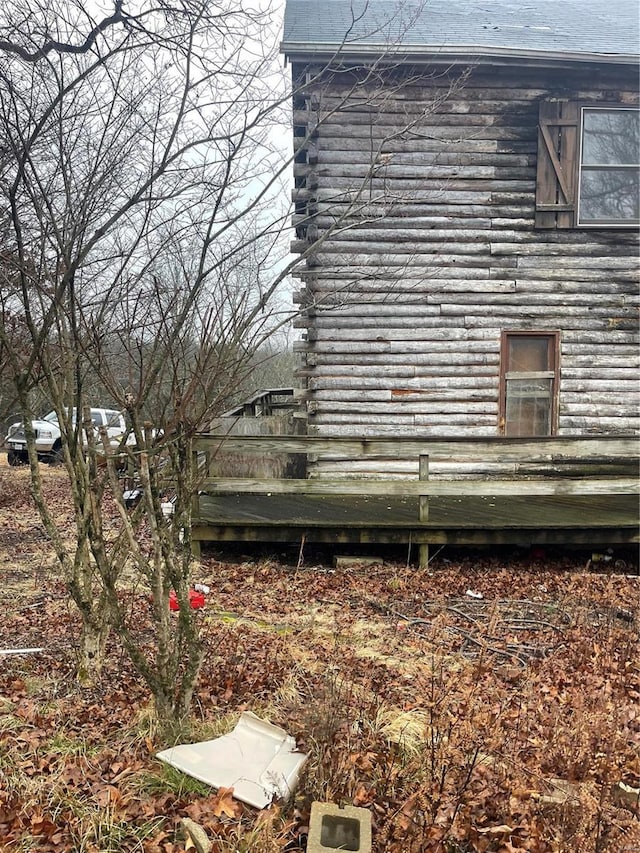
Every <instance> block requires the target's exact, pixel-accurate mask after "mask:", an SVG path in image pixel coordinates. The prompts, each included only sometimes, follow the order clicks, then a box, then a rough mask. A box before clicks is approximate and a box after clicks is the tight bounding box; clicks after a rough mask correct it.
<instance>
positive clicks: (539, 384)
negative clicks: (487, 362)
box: [500, 332, 559, 436]
mask: <svg viewBox="0 0 640 853" xmlns="http://www.w3.org/2000/svg"><path fill="white" fill-rule="evenodd" d="M558 339H559V335H558V333H557V332H504V333H503V335H502V358H501V371H500V388H501V393H500V426H501V429H500V432H501V433H503V434H504V435H512V436H544V435H553V434H554V433H555V431H556V427H555V422H556V411H557V406H556V399H557V395H558V384H559V383H558Z"/></svg>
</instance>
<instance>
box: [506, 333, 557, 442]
mask: <svg viewBox="0 0 640 853" xmlns="http://www.w3.org/2000/svg"><path fill="white" fill-rule="evenodd" d="M518 337H519V338H547V339H548V340H549V341H550V342H551V345H552V347H553V353H552V357H551V359H550V361H551V367H550V369H549V370H548V371H544V372H545V373H548V374H551V375H552V378H553V384H552V388H551V411H550V412H549V432H548V434H547V435H528V436H523V435H521V436H519V437H520V438H534V439H535V438H548V437H549V436H553V435H557V434H558V399H559V393H560V332H559V331H541V330H538V329H531V330H527V329H517V330H508V331H503V332H502V333H501V335H500V382H499V394H500V397H499V406H498V433H499V434H500V435H503V436H506V437H509V436H508V433H507V383H508V381H509V377H508V371H507V364H508V356H509V340H510V339H511V338H518ZM547 353H548V350H547ZM526 373H528V374H530V375H531V376H534V375H535V374H536V373H538V371H526ZM538 375H539V373H538Z"/></svg>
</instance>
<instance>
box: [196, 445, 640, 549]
mask: <svg viewBox="0 0 640 853" xmlns="http://www.w3.org/2000/svg"><path fill="white" fill-rule="evenodd" d="M220 440H221V437H220V436H207V437H202V438H201V439H198V442H197V448H196V449H197V450H198V451H199V452H200V454H201V459H202V453H203V452H204V451H206V453H209V454H210V453H211V449H212V448H220V447H225V450H228V451H230V452H231V453H233V454H235V457H234V458H236V459H237V458H238V456H237V454H239V453H240V452H245V453H248V454H250V455H251V454H260V453H263V454H264V453H266V454H272V453H277V452H280V453H282V452H287V453H300V452H301V451H302V450H304V451H305V452H307V453H308V452H313V453H314V454H317V453H318V452H323V451H324V452H325V453H332V454H336V453H337V452H341V453H346V452H349V453H353V452H354V450H355V449H357V448H356V445H357V442H354V441H353V440H344V439H316V438H307V437H300V438H291V437H286V436H269V437H259V436H250V437H248V436H243V437H237V436H234V437H232V438H230V439H228V443H227V445H225V444H224V443H222V444H221V443H220ZM403 444H404V448H402V445H403ZM359 447H360V450H361V451H362V450H363V447H364V451H363V452H364V454H365V455H366V454H367V453H369V454H371V453H376V454H380V453H389V452H390V451H391V450H393V449H395V452H399V451H400V450H401V449H404V450H405V451H407V449H408V450H409V451H410V453H414V452H415V451H416V450H418V451H425V452H420V453H419V458H420V466H419V470H420V478H416V477H414V478H412V479H401V480H398V479H394V480H380V479H362V478H353V479H341V480H330V479H322V478H321V479H316V480H314V479H308V480H299V479H298V480H286V479H268V478H264V477H247V476H246V471H245V472H244V473H245V476H244V477H243V478H241V479H236V478H233V477H229V476H218V477H215V476H212V475H211V470H212V468H213V469H215V459H217V458H218V457H217V456H216V455H215V454H214V455H211V456H207V458H206V461H205V462H204V463H202V462H201V467H202V468H203V470H204V477H203V482H202V488H201V490H200V494H199V496H198V498H197V501H196V502H195V507H194V529H193V539H194V540H195V542H196V543H200V542H212V541H220V542H230V541H238V542H242V541H245V542H246V541H250V542H281V543H290V544H296V543H301V542H303V541H304V542H309V543H311V542H316V543H321V542H324V543H327V542H335V543H353V544H358V543H363V544H364V543H381V544H386V543H393V544H403V543H404V544H416V545H420V546H423V548H424V546H426V545H429V544H433V545H439V544H445V543H447V544H452V545H486V544H513V545H535V544H540V545H541V544H547V545H548V544H573V545H584V546H603V545H619V544H633V543H637V542H638V541H640V536H639V526H640V513H639V502H638V491H639V488H638V477H637V441H636V440H635V439H618V440H611V441H608V440H604V441H603V440H602V439H584V440H574V439H572V440H566V441H563V440H559V439H545V440H542V441H538V442H532V441H530V440H528V441H527V440H507V439H496V440H489V441H487V440H483V441H477V442H476V441H462V440H460V441H456V440H454V441H451V440H447V441H446V442H443V441H442V440H440V441H435V440H425V441H416V440H412V441H405V442H404V443H403V442H402V441H400V442H395V441H393V440H390V439H368V440H367V441H366V445H363V444H362V443H360V445H359ZM216 453H217V450H216ZM452 454H455V455H456V458H460V456H461V455H464V456H465V457H469V456H470V455H475V456H476V457H477V456H478V455H480V456H481V457H482V458H483V459H486V458H488V459H490V460H491V461H492V462H494V463H495V461H496V460H497V459H499V460H500V461H501V463H502V464H503V465H504V466H506V469H508V470H513V463H514V460H516V461H517V463H518V465H522V466H524V467H526V470H527V471H529V472H530V471H531V469H532V466H534V468H535V466H538V470H539V476H538V477H532V476H530V474H529V475H528V476H527V477H526V478H522V477H520V478H518V477H513V478H511V479H509V478H508V479H505V478H504V475H503V476H502V477H501V478H500V479H497V478H494V479H487V478H486V477H485V478H482V479H477V478H476V479H462V480H460V479H458V480H450V479H449V480H448V479H446V478H436V479H431V478H429V475H428V472H429V465H428V460H435V459H438V458H443V457H447V458H449V457H451V455H452ZM212 460H213V463H214V464H212ZM558 471H560V472H561V474H560V475H559V474H558ZM607 471H609V472H611V476H610V477H606V476H605V475H606V473H607Z"/></svg>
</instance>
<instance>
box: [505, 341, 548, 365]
mask: <svg viewBox="0 0 640 853" xmlns="http://www.w3.org/2000/svg"><path fill="white" fill-rule="evenodd" d="M549 344H550V339H549V338H548V337H546V336H545V335H535V336H534V335H531V336H529V335H513V336H512V337H509V339H508V342H507V372H508V373H524V372H526V373H536V372H539V371H541V370H551V369H552V368H551V361H550V353H549V350H550V349H551V347H550V345H549Z"/></svg>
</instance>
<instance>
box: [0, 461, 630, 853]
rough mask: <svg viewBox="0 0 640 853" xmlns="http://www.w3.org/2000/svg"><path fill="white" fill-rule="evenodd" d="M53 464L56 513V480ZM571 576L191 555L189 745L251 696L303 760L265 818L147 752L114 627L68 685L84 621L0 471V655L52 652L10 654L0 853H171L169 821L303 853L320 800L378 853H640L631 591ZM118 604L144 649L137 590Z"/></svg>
mask: <svg viewBox="0 0 640 853" xmlns="http://www.w3.org/2000/svg"><path fill="white" fill-rule="evenodd" d="M44 473H45V476H46V485H47V489H48V491H49V496H50V498H51V499H52V500H53V501H54V502H57V504H58V508H59V512H58V517H59V518H60V519H61V520H62V522H63V523H64V519H65V518H66V515H67V513H68V501H67V500H66V492H65V483H64V476H63V472H62V471H61V470H57V469H45V470H44ZM69 523H70V520H69ZM69 530H70V531H71V527H69ZM625 557H627V555H625ZM584 565H585V559H584V555H576V556H572V555H570V554H569V555H567V554H563V553H556V554H545V553H543V552H540V551H536V552H535V553H534V554H523V553H519V554H511V555H506V554H502V553H501V554H498V553H491V552H486V553H484V554H482V555H478V554H473V555H472V554H462V555H447V552H446V551H445V552H443V553H442V555H440V557H439V559H438V561H437V563H435V564H434V565H433V566H432V568H431V571H428V572H417V571H416V570H415V569H413V568H411V569H408V568H406V567H404V566H400V565H389V564H387V565H382V564H381V565H379V566H375V567H370V566H369V567H366V568H359V567H358V566H353V567H351V568H347V569H341V570H337V569H336V570H334V569H330V568H327V567H326V565H324V566H323V565H310V566H306V567H304V568H298V569H296V568H295V567H293V566H288V565H286V563H281V562H279V561H277V560H268V559H258V558H256V557H253V556H245V557H238V556H237V555H236V556H235V557H234V558H233V559H229V558H227V559H222V555H221V554H220V553H213V552H212V553H209V554H205V556H204V557H203V559H202V561H201V563H200V564H199V565H198V566H196V569H195V571H196V574H197V578H196V579H197V580H199V581H202V582H204V583H206V584H208V585H209V586H210V587H211V589H212V592H211V594H210V595H209V596H208V598H207V606H206V607H205V608H204V610H203V611H202V614H201V616H199V618H200V620H201V629H202V633H203V636H204V638H205V643H206V647H207V655H206V658H205V662H204V665H203V668H202V673H201V678H200V681H199V683H198V686H197V689H196V692H195V696H194V708H193V711H194V731H193V732H192V736H193V737H194V738H196V739H205V738H209V737H215V736H217V735H218V734H221V733H223V732H225V731H229V730H230V729H231V728H232V726H233V725H234V724H235V722H236V720H237V716H238V714H239V713H240V712H241V711H242V710H245V709H250V710H252V711H254V712H255V713H257V714H258V715H260V716H265V717H268V718H270V719H271V721H272V722H274V723H276V724H278V725H281V726H283V727H284V728H285V729H287V731H288V732H289V733H291V734H292V735H294V736H295V737H296V739H297V742H298V745H299V748H300V749H302V750H303V751H306V752H308V754H309V762H308V764H307V766H306V770H305V774H304V776H303V778H302V780H301V783H300V786H299V790H298V791H297V793H296V796H295V797H294V798H293V799H292V801H291V802H289V803H287V804H275V805H274V806H273V807H272V808H271V809H270V810H268V811H266V812H263V813H258V812H256V811H255V810H254V809H251V808H249V807H247V806H244V805H242V804H241V803H239V802H238V801H236V800H234V799H233V796H232V791H231V790H230V789H220V790H218V791H212V790H210V789H207V788H206V786H203V785H200V784H199V783H195V782H194V781H193V780H188V779H186V778H185V777H182V776H180V774H177V773H175V774H171V773H168V772H167V770H166V768H164V767H163V766H162V765H160V763H159V762H157V761H156V760H155V758H154V754H155V752H156V751H157V750H158V749H160V748H161V747H162V746H163V745H164V744H163V743H161V742H160V739H159V736H158V733H157V731H156V730H155V727H154V724H153V717H152V714H151V709H150V707H149V699H148V695H147V694H146V692H145V690H144V688H143V686H142V685H141V683H140V682H139V680H138V679H137V678H136V676H135V674H134V673H133V671H132V669H131V667H130V665H129V664H128V662H127V660H126V658H125V657H124V656H123V654H122V652H121V650H120V648H119V647H118V645H117V643H116V642H115V639H114V640H113V641H112V643H111V646H110V650H109V660H108V662H107V666H106V671H105V677H104V681H103V683H102V685H101V686H100V687H99V688H97V689H94V690H92V691H81V690H80V689H79V688H78V687H77V685H76V683H75V681H74V665H75V663H74V646H75V642H76V637H77V629H78V624H77V619H76V617H75V614H74V612H73V608H72V607H71V606H70V605H69V604H68V602H67V598H66V596H65V594H64V589H63V585H62V584H61V583H60V581H59V579H58V578H57V575H56V571H55V564H54V562H53V560H52V555H51V553H50V550H49V547H48V543H47V541H46V538H45V537H44V534H43V531H42V529H41V526H40V524H39V521H38V519H37V517H36V515H35V512H34V510H33V507H32V505H31V501H30V498H29V490H28V473H27V472H26V471H25V470H21V469H8V468H6V467H0V570H1V572H2V579H3V585H2V593H1V595H2V614H3V618H2V620H1V621H0V648H15V647H26V646H29V647H31V646H42V647H44V649H45V651H44V652H43V653H42V654H36V655H28V656H22V657H21V656H11V657H5V658H3V659H2V669H1V671H0V850H2V851H16V852H17V851H27V850H39V851H45V853H46V851H51V853H63V851H84V852H85V853H97V851H99V852H100V853H106V851H114V853H115V851H124V853H127V851H140V852H141V853H178V851H184V850H186V849H188V848H187V846H186V845H187V840H186V839H185V838H184V837H183V836H182V835H181V832H180V820H181V818H190V819H191V820H193V821H195V822H196V823H197V824H198V825H199V826H201V827H202V828H203V829H204V831H205V832H206V834H207V837H208V838H209V839H210V840H211V842H212V844H213V848H212V850H213V853H228V851H229V853H230V851H248V850H250V851H252V853H269V851H273V852H274V853H275V851H286V850H288V851H295V850H303V849H304V846H305V838H306V832H307V824H308V819H309V809H310V804H311V801H312V800H314V799H328V800H332V801H334V802H349V803H352V804H355V805H358V806H361V807H364V808H367V809H369V810H370V812H371V815H372V820H373V827H374V835H373V837H374V847H373V849H374V853H383V851H384V853H429V851H434V853H435V851H438V852H439V853H466V851H480V853H522V852H523V851H529V853H587V851H588V853H592V851H593V853H632V851H636V850H638V849H640V840H639V839H640V836H639V820H638V813H637V803H636V804H635V806H634V803H633V799H632V795H631V798H630V797H629V794H628V792H629V791H631V792H633V791H634V790H635V789H636V788H637V787H638V785H639V784H640V701H639V700H640V655H639V654H638V652H639V649H638V638H639V634H638V630H639V629H638V621H639V618H640V614H639V600H638V590H639V588H640V587H639V583H638V578H637V576H636V577H635V578H633V577H631V578H624V577H616V576H606V575H596V574H589V573H586V572H585V571H584V570H583V569H584ZM468 589H472V590H473V591H474V592H477V593H480V594H481V595H482V598H481V599H480V598H475V599H474V598H471V597H469V596H466V594H465V593H466V591H467V590H468ZM125 594H127V595H128V596H129V597H130V601H131V608H130V611H131V620H132V624H133V623H135V625H136V627H137V630H138V631H139V637H140V644H141V646H144V644H145V642H148V633H146V632H147V627H148V625H147V622H146V614H147V612H148V611H147V609H146V608H147V606H148V604H147V603H146V596H145V594H144V591H143V590H142V589H139V588H137V589H130V590H126V591H125ZM619 783H622V785H623V786H624V787H623V788H620V785H619Z"/></svg>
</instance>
